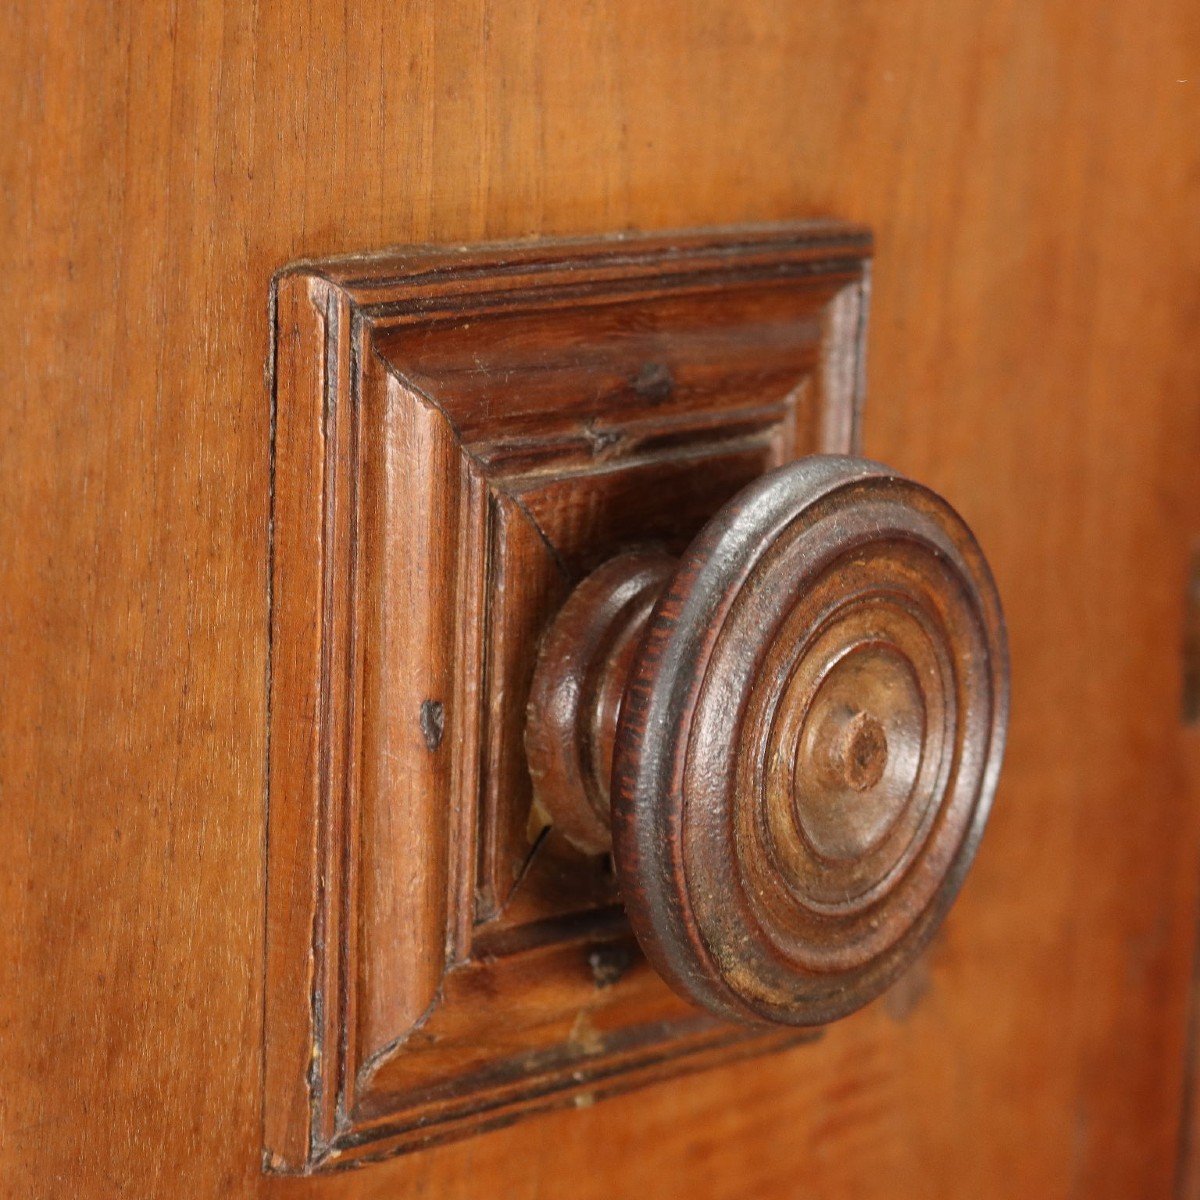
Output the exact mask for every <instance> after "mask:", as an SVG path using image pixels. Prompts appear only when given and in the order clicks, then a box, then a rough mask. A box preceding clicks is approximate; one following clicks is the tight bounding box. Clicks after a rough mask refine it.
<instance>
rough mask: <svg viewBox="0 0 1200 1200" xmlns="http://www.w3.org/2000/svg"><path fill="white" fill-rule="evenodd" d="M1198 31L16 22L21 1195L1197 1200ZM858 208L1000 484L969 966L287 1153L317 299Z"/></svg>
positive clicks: (957, 488)
mask: <svg viewBox="0 0 1200 1200" xmlns="http://www.w3.org/2000/svg"><path fill="white" fill-rule="evenodd" d="M1198 52H1200V11H1198V10H1197V9H1196V6H1195V5H1194V4H1193V3H1191V2H1190V0H1141V2H1140V3H1136V4H1135V3H1133V2H1132V0H1121V2H1119V3H1117V4H1114V5H1109V6H1106V7H1105V8H1104V9H1103V10H1102V11H1100V10H1096V11H1092V10H1088V9H1084V8H1083V7H1081V6H1079V5H1077V4H1074V3H1071V2H1070V0H1044V2H1043V3H1041V4H1037V5H1034V6H1025V7H1014V6H1012V5H1007V4H1001V3H996V2H994V0H959V2H957V3H940V4H932V5H930V4H921V3H915V2H911V0H892V2H891V3H857V4H844V3H832V2H828V3H827V2H817V3H812V4H806V5H794V4H788V3H780V2H767V0H760V2H742V3H736V4H734V3H730V4H716V3H698V4H694V5H676V4H671V3H667V4H662V3H658V4H653V3H639V2H633V0H628V2H626V0H611V2H608V3H603V2H601V3H591V4H580V5H563V4H539V3H527V4H520V5H500V4H489V3H455V4H448V5H441V6H433V5H401V6H396V5H382V4H375V3H372V2H371V0H367V2H366V3H362V4H358V5H355V6H350V7H349V8H347V7H346V6H344V5H341V4H333V3H329V2H328V0H314V2H312V3H305V4H300V3H298V2H296V0H278V2H277V3H274V4H266V5H260V6H239V5H229V6H225V7H221V6H218V5H192V6H135V5H132V4H128V3H116V4H112V5H108V6H100V5H89V4H83V3H78V2H63V3H55V2H51V3H46V4H34V3H31V2H29V0H21V2H20V3H18V4H17V6H16V7H15V9H14V10H13V11H12V12H11V13H10V14H9V18H8V23H7V29H6V37H5V38H4V39H3V41H0V87H2V88H3V91H2V93H0V97H2V100H3V107H4V111H5V113H6V114H7V136H6V137H5V138H4V139H3V140H2V141H0V180H2V181H3V189H2V192H0V194H2V197H3V199H2V202H0V214H2V221H3V223H2V225H0V233H3V236H4V245H5V246H6V247H7V250H8V254H7V263H8V271H7V278H8V286H7V288H6V289H5V300H4V303H5V306H6V309H7V312H6V316H5V321H4V328H5V329H7V330H8V331H9V339H8V352H7V353H6V354H5V355H4V358H3V360H2V363H0V379H2V382H3V395H4V401H5V402H4V407H3V420H4V436H3V438H2V439H0V489H2V498H0V513H3V520H2V521H0V539H2V540H0V601H2V602H0V678H2V679H3V680H4V684H5V690H4V699H3V703H2V704H0V782H2V787H3V793H2V800H0V845H3V847H4V850H5V854H4V867H3V871H2V872H0V897H2V901H3V904H2V911H3V913H4V917H3V919H2V920H0V931H2V934H3V938H4V947H3V954H2V955H0V961H2V962H3V963H4V968H5V975H4V981H3V987H2V988H0V1030H2V1031H3V1038H4V1051H5V1053H4V1055H3V1059H2V1062H3V1065H2V1066H0V1172H2V1180H3V1190H4V1191H5V1192H6V1193H7V1194H11V1195H14V1196H41V1195H46V1196H52V1195H53V1196H57V1195H74V1196H81V1197H83V1196H105V1197H107V1196H112V1195H132V1196H139V1197H140V1196H174V1195H180V1194H187V1195H195V1196H237V1197H251V1196H261V1197H279V1198H283V1197H291V1196H296V1197H300V1196H320V1197H326V1198H329V1200H341V1198H349V1197H375V1196H390V1195H427V1196H433V1197H438V1198H439V1200H453V1198H456V1197H475V1196H480V1195H493V1194H503V1195H505V1196H509V1197H512V1198H514V1200H520V1198H522V1197H533V1196H572V1197H590V1196H597V1197H599V1196H604V1197H612V1196H614V1195H615V1196H626V1195H628V1196H638V1195H643V1194H680V1195H683V1194H690V1195H694V1196H696V1197H701V1196H703V1197H740V1196H744V1195H755V1196H763V1197H768V1196H780V1197H791V1196H800V1195H806V1196H807V1195H818V1196H831V1197H841V1196H862V1197H888V1198H893V1197H901V1196H912V1197H922V1198H925V1197H935V1196H939V1197H940V1196H945V1197H964V1196H970V1197H992V1196H995V1197H1010V1196H1034V1195H1036V1196H1039V1197H1043V1196H1045V1197H1054V1196H1063V1197H1066V1196H1072V1195H1084V1196H1089V1197H1091V1196H1097V1197H1098V1196H1113V1197H1129V1196H1162V1197H1166V1196H1170V1195H1172V1194H1174V1190H1175V1189H1176V1187H1177V1186H1178V1187H1179V1188H1181V1189H1183V1190H1184V1191H1185V1192H1186V1191H1187V1189H1189V1188H1193V1189H1194V1187H1195V1184H1194V1176H1193V1175H1192V1174H1191V1169H1192V1168H1191V1159H1190V1149H1189V1148H1190V1146H1191V1144H1192V1139H1191V1136H1190V1134H1189V1133H1188V1126H1189V1120H1190V1113H1189V1109H1188V1103H1187V1099H1186V1098H1187V1096H1188V1095H1189V1094H1190V1093H1189V1086H1190V1085H1189V1083H1188V1061H1187V1054H1186V1049H1187V1045H1188V1023H1189V1006H1190V991H1191V980H1192V971H1193V957H1194V943H1195V935H1196V911H1197V901H1198V899H1200V897H1198V895H1197V881H1198V878H1200V853H1198V851H1200V814H1198V809H1200V805H1198V804H1197V800H1198V798H1200V797H1198V793H1197V788H1198V781H1197V742H1196V738H1197V735H1196V733H1195V730H1194V728H1192V727H1190V726H1189V725H1188V723H1187V722H1186V721H1185V720H1184V719H1183V717H1182V715H1181V714H1182V713H1183V711H1184V705H1183V702H1182V679H1183V671H1182V668H1181V648H1182V645H1183V641H1184V625H1185V619H1186V615H1187V614H1186V598H1187V595H1188V573H1189V569H1190V562H1191V560H1192V555H1193V551H1194V547H1195V545H1196V543H1197V541H1198V540H1200V486H1198V481H1197V475H1196V467H1195V464H1196V461H1197V457H1198V451H1200V349H1198V347H1200V342H1198V341H1197V338H1196V336H1195V328H1196V321H1197V316H1198V310H1200V303H1198V300H1200V292H1198V289H1197V280H1198V279H1200V222H1197V220H1196V215H1197V211H1198V201H1200V138H1197V136H1196V134H1197V125H1198V115H1200V102H1198V100H1197V96H1198V94H1200V93H1198V90H1197V89H1198V88H1200V82H1198V80H1197V77H1196V74H1195V72H1196V61H1197V54H1198ZM810 216H834V217H838V218H843V219H848V220H853V221H857V222H861V223H863V224H865V225H869V226H871V227H872V228H873V229H874V232H875V239H876V250H875V266H874V276H873V279H874V294H873V299H872V324H871V335H870V372H869V389H868V400H867V405H868V409H867V411H868V414H869V415H868V419H867V422H866V442H865V449H866V451H867V452H868V453H869V454H871V455H872V456H875V457H878V458H880V459H883V460H885V461H888V462H890V463H892V464H894V465H895V466H897V467H899V468H900V469H902V470H904V471H906V472H907V473H911V474H912V475H914V476H916V477H918V478H920V479H922V480H926V481H928V482H929V483H930V484H931V485H933V486H934V487H936V488H937V489H938V490H939V491H941V492H943V493H944V494H946V495H948V496H950V497H952V498H953V501H954V503H955V505H956V507H957V508H958V509H959V510H960V511H961V512H962V513H963V515H964V516H965V517H966V518H967V519H968V520H969V522H970V523H971V525H972V526H973V528H974V529H975V531H976V533H977V535H978V537H979V540H980V542H981V544H982V545H983V546H984V548H985V549H986V552H987V554H988V557H989V559H990V561H991V563H992V565H993V568H994V571H995V574H996V577H997V581H998V584H999V587H1000V591H1001V594H1002V595H1003V596H1004V597H1005V601H1006V608H1007V614H1008V623H1009V633H1010V639H1011V654H1012V664H1013V701H1012V724H1011V728H1010V740H1009V750H1008V756H1007V762H1006V767H1005V774H1004V777H1003V780H1002V783H1001V788H1000V793H999V796H998V798H997V802H996V808H995V812H994V815H993V818H992V822H991V827H990V830H989V833H988V835H987V837H986V838H985V840H984V842H983V846H982V850H981V852H980V856H979V859H978V862H977V865H976V867H975V869H974V872H973V875H972V877H971V879H970V880H969V882H968V884H967V886H966V888H965V890H964V892H963V894H962V896H961V898H960V901H959V903H958V905H957V907H956V908H955V910H954V912H953V913H952V914H951V916H950V918H949V920H948V922H947V924H946V927H945V929H944V931H943V933H942V935H941V936H940V938H939V939H938V941H937V942H936V943H935V944H934V946H933V948H932V949H931V950H930V952H929V953H928V954H927V956H926V958H925V960H924V962H923V963H922V964H921V965H920V966H919V967H918V968H917V969H916V970H914V971H912V972H910V973H909V975H908V976H907V977H906V978H905V979H904V980H903V981H902V982H901V984H900V985H899V986H898V987H897V988H896V989H894V990H893V991H892V992H890V993H889V994H888V995H887V996H886V997H885V998H884V999H883V1000H881V1001H879V1002H877V1003H875V1004H874V1005H872V1006H871V1007H870V1008H868V1009H867V1010H865V1011H864V1012H862V1013H860V1014H858V1015H855V1016H853V1017H851V1018H849V1019H847V1020H845V1021H843V1022H840V1023H838V1024H836V1025H833V1026H831V1027H830V1028H829V1029H828V1030H827V1031H826V1032H825V1034H824V1035H823V1036H822V1037H821V1038H820V1039H819V1040H818V1041H816V1042H814V1043H812V1044H808V1045H803V1046H799V1047H797V1048H795V1049H792V1050H790V1051H787V1052H785V1053H781V1054H777V1055H774V1056H771V1057H768V1058H764V1059H759V1060H757V1061H755V1062H753V1063H749V1064H742V1065H734V1066H727V1067H723V1068H720V1069H718V1070H714V1071H711V1072H708V1073H704V1074H700V1075H697V1076H693V1077H691V1078H689V1079H687V1080H683V1081H679V1080H677V1081H674V1082H667V1083H662V1084H658V1085H655V1086H653V1087H651V1088H649V1089H647V1090H644V1091H641V1092H638V1093H635V1094H630V1095H627V1096H624V1097H621V1098H618V1099H612V1100H606V1101H604V1102H602V1103H598V1104H595V1105H592V1106H587V1105H583V1106H579V1107H576V1108H573V1109H571V1110H568V1111H562V1112H557V1113H554V1114H551V1115H545V1116H539V1117H534V1118H531V1119H529V1120H526V1121H523V1122H521V1123H519V1124H516V1125H514V1126H512V1127H510V1128H507V1129H503V1130H499V1131H496V1132H492V1133H488V1134H486V1135H483V1136H480V1137H478V1138H475V1139H472V1140H469V1141H464V1142H459V1143H455V1144H450V1145H445V1146H439V1147H436V1148H432V1149H427V1150H423V1151H420V1152H418V1153H415V1154H413V1155H410V1156H406V1157H402V1158H396V1159H392V1160H390V1161H387V1162H383V1163H378V1164H371V1165H368V1166H366V1167H363V1168H362V1169H360V1170H357V1171H354V1172H347V1173H342V1174H334V1175H327V1176H323V1177H321V1178H319V1179H316V1180H298V1179H286V1178H279V1177H272V1176H270V1175H265V1174H264V1173H263V1171H262V1118H261V1107H262V1105H261V1100H262V1096H261V1088H262V1084H261V1071H262V1039H263V1002H264V967H263V963H264V908H263V897H264V886H265V866H264V863H265V853H264V827H265V826H264V795H265V763H266V761H267V755H266V745H265V736H266V728H267V714H266V703H267V694H268V693H267V679H266V663H267V651H268V646H267V631H268V595H267V593H268V589H267V579H268V567H267V546H268V512H269V504H270V496H269V478H270V474H269V468H270V463H269V446H270V432H271V431H270V408H269V404H268V393H267V387H266V384H265V382H264V379H265V375H266V371H267V367H268V355H269V347H270V340H271V338H270V330H271V325H270V321H269V316H268V311H267V304H268V295H269V282H270V278H271V275H272V273H273V272H274V271H275V270H276V269H278V268H279V267H280V266H282V265H283V264H285V263H287V262H291V261H294V260H297V259H301V258H311V257H319V256H324V255H329V254H335V253H342V252H349V251H356V250H370V249H374V248H378V247H381V246H386V245H391V244H399V243H406V242H438V243H461V242H469V241H475V240H480V239H485V238H501V237H521V236H525V235H534V234H575V233H580V234H584V233H596V232H605V231H618V230H623V229H648V230H649V229H660V228H678V227H692V226H704V225H718V224H719V225H729V224H736V223H742V222H757V221H771V220H792V219H797V218H805V217H810Z"/></svg>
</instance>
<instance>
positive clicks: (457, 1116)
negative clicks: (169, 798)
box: [264, 222, 870, 1171]
mask: <svg viewBox="0 0 1200 1200" xmlns="http://www.w3.org/2000/svg"><path fill="white" fill-rule="evenodd" d="M869 255H870V238H869V235H868V234H867V233H866V232H865V231H863V230H861V229H858V228H855V227H850V226H846V225H842V224H837V223H824V222H822V223H807V224H800V225H789V226H773V227H765V228H757V229H737V230H729V231H712V232H701V233H689V234H681V235H669V234H668V235H661V234H660V235H653V236H637V237H633V236H630V237H615V238H605V239H598V240H573V241H555V242H525V243H514V244H509V245H500V246H485V247H468V248H441V249H415V250H400V251H394V252H389V253H386V254H382V255H376V256H370V257H356V258H346V259H338V260H329V261H325V262H320V263H306V264H299V265H297V266H294V267H291V268H288V269H287V270H285V271H283V272H281V273H280V274H279V275H278V277H277V278H276V280H275V284H274V307H273V311H274V320H275V330H274V338H275V350H274V402H275V412H274V421H273V446H272V464H273V465H272V480H273V489H274V490H273V499H272V566H271V586H272V600H271V663H270V710H269V722H270V727H269V736H270V742H269V745H270V749H269V796H268V895H267V960H266V1011H265V1067H264V1165H265V1167H266V1168H267V1169H269V1170H280V1171H311V1170H315V1169H320V1168H325V1167H330V1166H334V1165H339V1164H344V1163H349V1162H360V1161H364V1160H366V1159H369V1158H374V1157H379V1156H381V1155H385V1154H390V1153H394V1152H396V1151H398V1150H404V1149H412V1148H415V1147H418V1146H421V1145H425V1144H429V1143H431V1142H434V1141H438V1140H442V1139H444V1138H447V1137H455V1136H461V1135H463V1134H465V1133H469V1132H471V1131H474V1130H477V1129H481V1128H486V1127H490V1126H494V1125H497V1124H503V1123H506V1122H508V1121H511V1120H514V1119H516V1118H517V1117H519V1116H520V1115H522V1114H524V1113H527V1112H531V1111H537V1110H539V1109H543V1108H546V1107H550V1106H553V1105H557V1104H564V1103H570V1102H572V1101H575V1100H577V1099H579V1098H580V1097H584V1096H588V1097H590V1096H595V1095H601V1094H605V1093H607V1092H610V1091H614V1090H619V1089H623V1088H627V1087H631V1086H635V1085H638V1084H641V1083H645V1082H649V1081H651V1080H655V1079H660V1078H663V1077H666V1076H668V1075H671V1074H675V1073H678V1072H680V1071H684V1070H690V1069H697V1068H700V1067H703V1066H706V1065H708V1064H710V1063H712V1062H715V1061H721V1060H723V1059H727V1058H729V1057H731V1056H735V1055H739V1054H745V1053H752V1052H754V1053H757V1052H760V1051H762V1050H766V1049H769V1048H771V1047H774V1046H779V1045H782V1044H787V1043H790V1042H794V1041H796V1040H797V1036H798V1035H797V1034H796V1033H795V1032H794V1031H792V1032H788V1031H784V1032H779V1031H771V1032H762V1031H760V1030H757V1029H754V1028H747V1027H740V1026H734V1025H727V1024H722V1023H720V1022H718V1021H716V1020H714V1019H712V1018H710V1017H708V1016H706V1015H703V1014H701V1013H699V1012H698V1011H697V1010H694V1009H692V1008H690V1007H689V1006H688V1005H687V1004H685V1003H684V1002H683V1001H681V1000H679V999H678V998H677V997H676V996H675V995H674V993H672V992H671V991H670V990H669V989H668V988H667V987H666V986H665V985H664V984H663V983H662V982H661V981H660V980H659V979H658V978H657V976H656V975H655V974H654V973H653V971H652V970H651V969H650V968H649V967H648V966H647V965H646V963H645V962H644V960H643V959H642V957H641V955H640V952H639V951H638V949H637V945H636V942H635V941H634V940H633V938H632V936H631V934H630V931H629V928H628V925H627V923H626V922H625V919H624V916H623V914H622V912H621V910H620V907H619V904H618V899H619V898H618V897H617V895H616V892H615V887H614V885H613V883H612V880H611V874H610V873H606V871H605V866H604V864H603V863H602V862H593V861H590V860H587V861H584V860H578V861H577V860H574V859H572V858H571V857H570V854H569V852H567V851H564V850H563V848H562V847H561V846H559V845H557V844H556V841H555V838H554V835H553V831H550V832H549V833H548V832H547V830H546V829H545V828H544V826H543V825H539V820H538V818H539V814H537V813H536V812H531V808H530V792H529V781H528V776H527V772H526V769H525V764H524V758H523V751H522V743H521V730H522V726H523V720H524V699H525V693H526V692H527V689H528V682H529V675H530V672H531V670H532V663H533V657H534V653H535V651H536V645H537V639H538V636H539V634H540V632H541V630H542V629H543V628H544V627H545V625H546V623H547V622H548V620H549V618H550V617H551V616H552V615H553V613H554V612H555V611H556V609H557V607H558V606H559V605H560V604H561V603H562V601H563V599H564V597H565V596H566V594H567V593H568V591H569V590H570V587H571V586H572V585H573V584H574V583H575V582H576V581H577V580H578V579H579V578H580V577H581V576H582V574H584V573H586V571H587V570H588V569H590V568H591V567H592V566H594V565H595V564H596V563H597V562H599V561H601V560H602V559H603V558H604V557H606V556H608V555H610V554H611V553H613V552H614V550H615V549H617V548H620V547H621V546H624V545H627V544H630V543H633V542H638V541H645V540H649V541H654V542H657V543H660V544H663V545H665V546H667V547H679V546H681V545H682V544H684V543H685V542H686V540H687V539H688V538H690V537H691V535H692V534H693V533H694V532H695V530H696V529H697V528H699V526H700V525H701V524H702V523H703V521H704V520H705V519H706V518H707V517H708V515H709V514H710V513H711V512H713V511H714V510H715V509H716V508H717V507H719V506H720V505H721V504H722V503H724V501H726V500H727V499H728V498H729V496H731V495H732V494H733V493H734V492H736V491H737V490H738V488H739V487H741V486H742V485H743V484H744V483H746V482H747V481H748V480H750V479H752V478H754V477H755V476H757V475H758V474H761V473H762V472H763V471H764V470H766V469H769V468H770V467H772V466H774V465H777V464H779V463H781V462H784V461H787V460H790V459H792V458H795V457H798V456H800V455H802V454H806V453H812V452H814V451H818V450H823V451H832V452H843V453H852V452H854V451H856V450H857V442H858V422H859V410H860V406H861V398H862V394H863V381H864V380H863V377H864V369H863V343H864V331H865V322H866V300H867V293H868V260H869ZM804 1036H813V1035H812V1034H808V1035H804Z"/></svg>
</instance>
